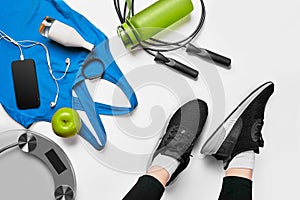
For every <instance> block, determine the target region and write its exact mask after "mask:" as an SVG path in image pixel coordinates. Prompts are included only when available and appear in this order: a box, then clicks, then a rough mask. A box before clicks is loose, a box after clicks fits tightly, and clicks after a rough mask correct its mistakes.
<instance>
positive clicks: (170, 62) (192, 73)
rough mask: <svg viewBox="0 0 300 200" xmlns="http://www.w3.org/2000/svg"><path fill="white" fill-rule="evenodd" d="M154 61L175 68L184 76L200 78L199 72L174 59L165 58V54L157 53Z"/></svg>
mask: <svg viewBox="0 0 300 200" xmlns="http://www.w3.org/2000/svg"><path fill="white" fill-rule="evenodd" d="M154 60H155V61H156V62H157V63H161V64H164V65H166V66H168V67H170V68H173V69H175V70H177V71H179V72H181V73H183V74H185V75H186V76H188V77H191V78H194V79H196V78H197V77H198V74H199V72H198V71H197V70H195V69H193V68H191V67H188V66H187V65H185V64H183V63H181V62H179V61H177V60H175V59H173V58H168V57H165V56H164V55H163V54H161V53H159V52H158V53H157V54H156V56H155V58H154Z"/></svg>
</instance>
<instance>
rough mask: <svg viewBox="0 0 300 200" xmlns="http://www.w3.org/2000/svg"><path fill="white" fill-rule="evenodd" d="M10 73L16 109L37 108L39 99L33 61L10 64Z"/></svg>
mask: <svg viewBox="0 0 300 200" xmlns="http://www.w3.org/2000/svg"><path fill="white" fill-rule="evenodd" d="M12 73H13V80H14V89H15V96H16V102H17V106H18V108H19V109H29V108H37V107H39V106H40V97H39V90H38V83H37V76H36V69H35V62H34V60H32V59H26V60H22V61H21V60H18V61H14V62H12Z"/></svg>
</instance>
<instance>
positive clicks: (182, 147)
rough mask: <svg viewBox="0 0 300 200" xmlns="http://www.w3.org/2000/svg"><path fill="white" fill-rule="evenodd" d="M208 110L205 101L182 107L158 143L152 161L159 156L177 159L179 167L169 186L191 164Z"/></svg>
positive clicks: (197, 100) (189, 103) (172, 118)
mask: <svg viewBox="0 0 300 200" xmlns="http://www.w3.org/2000/svg"><path fill="white" fill-rule="evenodd" d="M207 114H208V108H207V105H206V103H205V102H204V101H202V100H199V99H196V100H192V101H189V102H188V103H186V104H184V105H183V106H181V107H180V108H179V109H178V110H177V111H176V112H175V114H174V115H173V116H172V117H171V119H170V121H169V124H168V126H167V128H166V133H165V134H164V135H163V137H162V138H160V140H159V141H158V144H159V145H158V146H157V148H156V150H155V151H154V153H153V156H152V157H151V160H150V161H152V160H153V158H155V157H156V156H157V155H158V154H162V155H166V156H170V157H173V158H175V159H176V160H178V161H179V163H180V164H179V166H178V168H177V169H176V170H175V172H174V173H173V174H172V175H171V177H170V180H169V182H168V183H167V185H169V184H170V183H171V182H173V181H174V180H175V178H176V177H177V176H178V174H180V173H181V172H182V171H183V170H184V169H185V168H186V167H187V165H188V164H189V162H190V155H191V152H192V149H193V147H194V144H195V142H196V140H197V139H198V138H199V136H200V133H201V131H202V129H203V126H204V124H205V121H206V118H207Z"/></svg>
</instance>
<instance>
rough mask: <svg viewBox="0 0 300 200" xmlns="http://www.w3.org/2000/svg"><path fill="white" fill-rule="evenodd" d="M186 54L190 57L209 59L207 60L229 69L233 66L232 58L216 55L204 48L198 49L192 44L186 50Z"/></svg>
mask: <svg viewBox="0 0 300 200" xmlns="http://www.w3.org/2000/svg"><path fill="white" fill-rule="evenodd" d="M186 52H187V53H188V54H190V55H196V56H198V57H200V58H204V59H207V60H212V61H214V62H215V63H218V64H221V65H224V66H226V67H228V68H229V66H230V64H231V59H230V58H227V57H225V56H222V55H220V54H217V53H214V52H212V51H209V50H207V49H204V48H200V47H196V46H194V45H192V44H188V46H187V48H186Z"/></svg>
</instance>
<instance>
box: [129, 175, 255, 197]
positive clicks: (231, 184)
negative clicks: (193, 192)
mask: <svg viewBox="0 0 300 200" xmlns="http://www.w3.org/2000/svg"><path fill="white" fill-rule="evenodd" d="M164 191H165V188H164V187H163V185H162V184H161V183H160V182H159V181H158V180H156V179H155V178H154V177H152V176H149V175H144V176H142V177H140V178H139V180H138V181H137V183H136V184H135V185H134V186H133V187H132V189H131V190H130V191H129V192H128V193H127V194H126V196H125V197H124V198H123V200H159V199H160V198H161V197H162V195H163V193H164ZM203 199H204V197H203ZM219 200H252V181H250V180H249V179H245V178H241V177H235V176H229V177H224V179H223V185H222V190H221V193H220V196H219Z"/></svg>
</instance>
